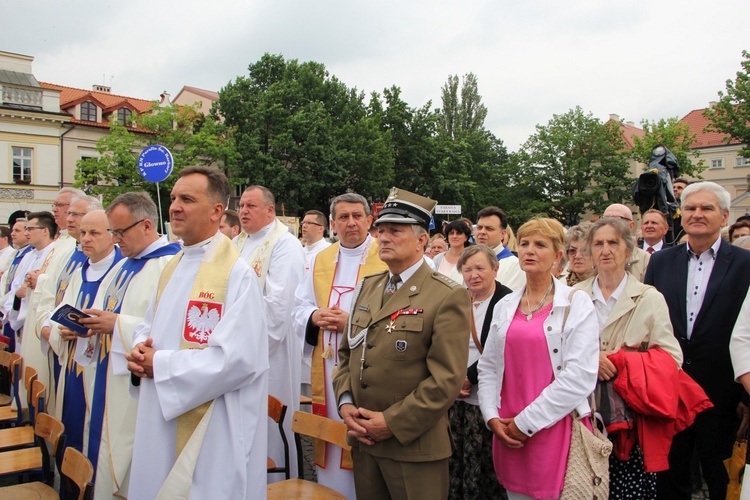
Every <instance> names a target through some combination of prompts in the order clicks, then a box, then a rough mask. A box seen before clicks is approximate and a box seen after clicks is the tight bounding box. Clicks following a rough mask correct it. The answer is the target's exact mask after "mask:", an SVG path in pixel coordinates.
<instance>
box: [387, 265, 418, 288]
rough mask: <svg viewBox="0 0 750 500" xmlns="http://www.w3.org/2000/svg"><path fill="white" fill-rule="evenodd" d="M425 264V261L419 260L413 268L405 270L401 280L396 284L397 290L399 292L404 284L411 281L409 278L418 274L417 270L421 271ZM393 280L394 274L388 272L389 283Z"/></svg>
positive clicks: (400, 275)
mask: <svg viewBox="0 0 750 500" xmlns="http://www.w3.org/2000/svg"><path fill="white" fill-rule="evenodd" d="M423 263H424V259H419V260H418V261H417V262H416V263H415V264H412V265H411V266H409V267H407V268H406V269H404V272H402V273H399V277H400V278H401V280H400V281H399V282H398V283H396V290H399V289H400V288H401V286H403V284H404V283H406V282H407V281H409V278H411V277H412V276H414V273H416V272H417V269H419V268H420V267H421V266H422V264H423ZM391 278H393V273H392V272H390V271H388V281H389V282H390V281H391Z"/></svg>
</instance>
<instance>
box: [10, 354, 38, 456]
mask: <svg viewBox="0 0 750 500" xmlns="http://www.w3.org/2000/svg"><path fill="white" fill-rule="evenodd" d="M27 370H28V369H27ZM32 370H33V368H32ZM28 391H29V398H30V401H29V419H30V422H28V423H29V424H30V425H21V426H19V427H11V428H9V429H0V450H8V449H13V448H20V447H24V446H33V445H35V444H37V440H36V434H34V424H35V423H36V419H35V415H38V414H39V413H41V412H43V411H44V395H45V392H46V388H45V387H44V383H43V382H40V381H39V380H36V375H35V377H34V381H33V382H32V387H31V388H29V389H28Z"/></svg>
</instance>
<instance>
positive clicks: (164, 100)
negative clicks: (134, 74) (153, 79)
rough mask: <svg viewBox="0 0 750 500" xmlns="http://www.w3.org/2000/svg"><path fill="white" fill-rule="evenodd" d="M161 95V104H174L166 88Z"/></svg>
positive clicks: (162, 105)
mask: <svg viewBox="0 0 750 500" xmlns="http://www.w3.org/2000/svg"><path fill="white" fill-rule="evenodd" d="M159 97H161V101H159V106H161V107H164V106H169V105H170V104H172V102H171V101H170V100H169V93H168V92H167V91H166V90H165V91H164V92H162V93H161V95H160V96H159Z"/></svg>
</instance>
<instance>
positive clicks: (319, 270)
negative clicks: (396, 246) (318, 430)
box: [310, 240, 387, 469]
mask: <svg viewBox="0 0 750 500" xmlns="http://www.w3.org/2000/svg"><path fill="white" fill-rule="evenodd" d="M338 252H339V243H334V244H333V245H331V246H329V247H328V248H325V249H323V250H321V251H320V253H318V255H317V257H316V258H315V264H314V266H313V268H312V269H311V270H310V272H311V273H313V289H314V290H315V301H316V302H317V304H318V307H324V308H325V307H328V304H330V301H331V293H332V291H333V280H334V279H335V277H336V267H337V264H338V262H337V259H336V256H337V254H338ZM385 269H387V266H386V265H385V263H384V262H383V261H381V260H380V257H378V242H377V240H373V242H372V246H371V247H370V250H369V251H368V252H367V257H366V259H365V263H364V264H360V266H359V271H358V273H357V280H356V281H355V282H354V283H352V286H354V285H356V284H357V283H359V280H361V279H362V278H363V277H365V276H367V275H368V274H374V273H378V272H380V271H383V270H385ZM347 312H350V311H347ZM324 350H325V345H324V335H323V330H319V331H318V345H316V346H315V349H314V350H313V353H312V372H311V377H310V380H311V382H312V411H313V413H314V414H316V415H320V416H323V417H327V416H328V412H327V411H326V379H325V378H326V376H325V373H326V370H325V361H324V360H323V351H324ZM328 383H331V382H330V381H329V382H328ZM313 444H314V449H315V464H316V465H318V466H319V467H325V464H326V446H325V444H326V443H325V441H321V440H318V439H316V440H314V443H313ZM341 468H342V469H351V468H352V455H351V452H348V451H346V450H342V453H341Z"/></svg>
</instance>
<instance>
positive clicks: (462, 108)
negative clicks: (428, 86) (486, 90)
mask: <svg viewBox="0 0 750 500" xmlns="http://www.w3.org/2000/svg"><path fill="white" fill-rule="evenodd" d="M441 99H442V104H443V108H442V110H437V114H438V130H439V132H440V134H441V135H444V136H447V137H450V138H452V139H457V138H458V137H460V136H461V135H462V134H464V133H468V132H476V131H478V130H482V129H483V128H484V119H485V118H486V117H487V107H486V106H485V105H484V104H482V96H481V95H479V80H478V79H477V77H476V75H475V74H474V73H467V74H466V75H464V77H463V82H462V85H461V99H460V100H459V97H458V75H449V76H448V81H447V82H446V83H445V85H443V88H442V90H441Z"/></svg>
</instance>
